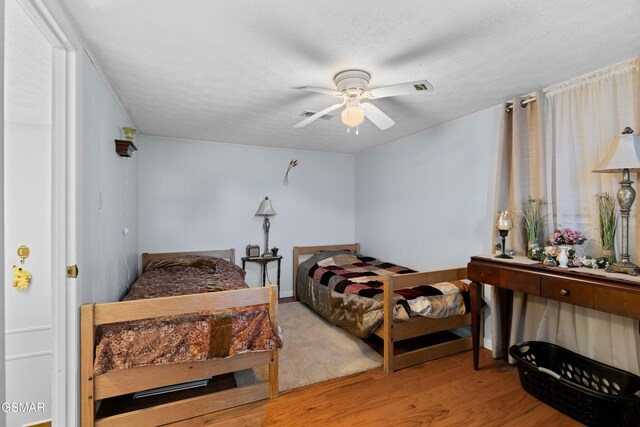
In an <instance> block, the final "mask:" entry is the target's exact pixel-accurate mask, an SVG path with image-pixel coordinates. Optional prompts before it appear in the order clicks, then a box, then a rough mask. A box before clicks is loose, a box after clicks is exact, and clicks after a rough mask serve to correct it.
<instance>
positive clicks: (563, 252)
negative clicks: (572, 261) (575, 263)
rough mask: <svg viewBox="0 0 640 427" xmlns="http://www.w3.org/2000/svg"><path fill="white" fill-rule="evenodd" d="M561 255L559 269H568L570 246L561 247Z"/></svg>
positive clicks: (559, 255)
mask: <svg viewBox="0 0 640 427" xmlns="http://www.w3.org/2000/svg"><path fill="white" fill-rule="evenodd" d="M558 249H560V253H559V254H558V267H562V268H567V267H568V266H569V265H568V263H569V254H568V253H567V252H568V251H569V247H568V246H559V247H558Z"/></svg>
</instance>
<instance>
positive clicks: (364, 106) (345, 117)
mask: <svg viewBox="0 0 640 427" xmlns="http://www.w3.org/2000/svg"><path fill="white" fill-rule="evenodd" d="M370 79H371V75H370V74H369V73H367V72H366V71H362V70H346V71H341V72H339V73H338V74H336V75H335V77H334V78H333V81H334V82H335V84H336V89H326V88H322V87H313V86H300V87H297V88H296V89H300V90H306V91H309V92H317V93H322V94H325V95H331V96H334V97H336V98H338V99H340V102H339V103H337V104H334V105H332V106H330V107H327V108H325V109H324V110H322V111H318V112H317V113H315V114H313V115H311V116H309V117H307V118H306V119H304V120H302V121H301V122H299V123H297V124H296V125H295V126H294V127H295V128H301V127H304V126H306V125H308V124H309V123H311V122H313V121H315V120H316V119H319V118H320V117H322V116H324V115H325V114H328V113H330V112H331V111H333V110H336V109H338V108H340V107H342V106H345V108H344V110H343V111H342V114H341V117H342V123H344V124H345V125H347V126H348V128H347V130H348V129H349V128H352V127H357V126H358V125H359V124H361V123H362V122H363V121H364V118H365V117H366V118H367V119H369V120H370V121H371V123H373V124H374V125H376V126H377V127H378V128H380V130H385V129H389V128H390V127H391V126H393V125H395V124H396V122H394V121H393V120H392V119H391V118H390V117H389V116H387V115H386V114H385V113H383V112H382V111H381V110H380V109H379V108H378V107H376V106H375V105H373V104H372V103H371V102H370V100H374V99H379V98H387V97H390V96H399V95H410V94H413V93H422V94H427V93H431V92H433V86H432V85H431V83H429V82H428V81H426V80H418V81H415V82H407V83H399V84H395V85H389V86H382V87H377V88H372V89H369V80H370ZM356 132H357V129H356Z"/></svg>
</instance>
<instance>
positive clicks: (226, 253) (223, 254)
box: [142, 248, 236, 269]
mask: <svg viewBox="0 0 640 427" xmlns="http://www.w3.org/2000/svg"><path fill="white" fill-rule="evenodd" d="M181 255H204V256H212V257H216V258H222V259H226V260H227V261H230V262H231V263H233V264H235V263H236V259H235V258H236V250H235V249H233V248H231V249H219V250H213V251H194V252H159V253H155V254H150V253H147V252H145V253H143V254H142V268H143V269H144V267H145V266H146V265H147V263H148V262H149V261H151V260H152V259H168V258H175V257H178V256H181Z"/></svg>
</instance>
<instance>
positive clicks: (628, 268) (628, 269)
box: [605, 262, 640, 276]
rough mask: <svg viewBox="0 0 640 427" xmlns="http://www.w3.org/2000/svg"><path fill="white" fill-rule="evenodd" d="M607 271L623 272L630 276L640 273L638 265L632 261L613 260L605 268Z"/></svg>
mask: <svg viewBox="0 0 640 427" xmlns="http://www.w3.org/2000/svg"><path fill="white" fill-rule="evenodd" d="M605 271H606V272H607V273H624V274H629V275H631V276H637V275H638V274H640V267H638V266H637V265H635V264H634V263H632V262H615V263H613V264H609V266H608V267H607V268H606V269H605Z"/></svg>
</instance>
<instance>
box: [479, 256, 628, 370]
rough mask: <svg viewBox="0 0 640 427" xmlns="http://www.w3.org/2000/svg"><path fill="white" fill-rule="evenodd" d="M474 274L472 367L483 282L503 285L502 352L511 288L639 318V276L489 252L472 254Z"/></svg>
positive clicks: (507, 321) (508, 315) (507, 331)
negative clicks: (500, 256)
mask: <svg viewBox="0 0 640 427" xmlns="http://www.w3.org/2000/svg"><path fill="white" fill-rule="evenodd" d="M467 278H468V279H469V280H471V333H472V342H473V368H474V369H475V370H477V369H478V354H479V350H480V314H481V313H480V303H481V300H482V288H481V285H482V284H483V283H486V284H489V285H493V286H496V287H498V288H499V291H500V292H499V295H500V314H501V318H502V319H506V321H503V322H502V325H501V330H500V335H501V336H502V354H503V355H504V359H505V360H507V358H508V353H507V350H508V344H509V327H510V323H511V298H512V296H513V291H519V292H524V293H526V294H529V295H538V296H541V297H543V298H551V299H554V300H557V301H561V302H566V303H569V304H574V305H579V306H582V307H587V308H592V309H595V310H599V311H604V312H607V313H612V314H617V315H620V316H624V317H630V318H633V319H640V276H635V277H634V276H628V275H624V274H619V273H605V272H604V270H590V269H588V268H559V267H547V266H545V265H542V263H540V262H535V261H531V260H529V259H528V258H526V257H514V259H511V260H502V259H496V258H493V257H491V256H475V257H471V261H470V262H469V264H468V265H467Z"/></svg>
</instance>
